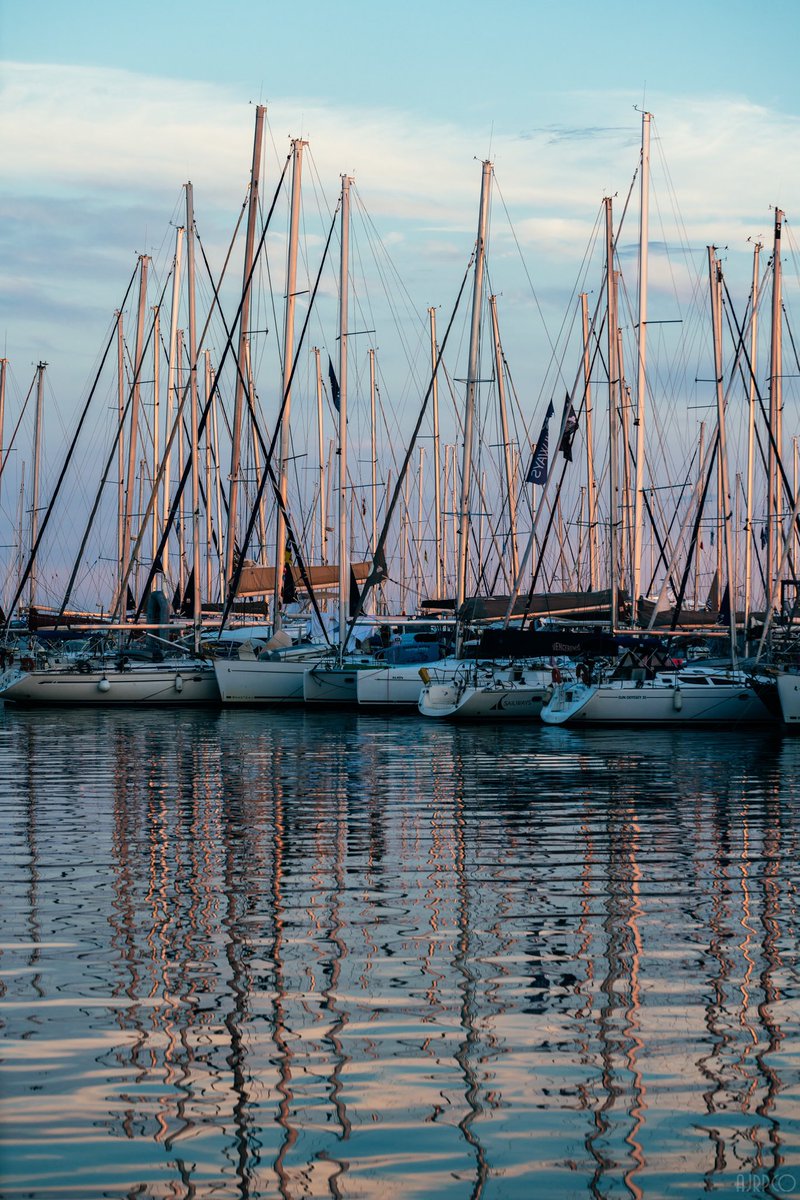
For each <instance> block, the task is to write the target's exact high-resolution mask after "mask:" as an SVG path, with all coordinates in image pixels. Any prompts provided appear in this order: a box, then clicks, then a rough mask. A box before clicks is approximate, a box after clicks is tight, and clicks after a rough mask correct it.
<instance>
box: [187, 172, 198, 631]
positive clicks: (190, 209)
mask: <svg viewBox="0 0 800 1200" xmlns="http://www.w3.org/2000/svg"><path fill="white" fill-rule="evenodd" d="M186 268H187V271H188V275H189V278H188V290H189V297H188V299H189V396H190V403H191V438H192V447H191V453H192V579H193V582H194V586H193V588H192V626H193V629H194V652H195V654H197V652H198V651H199V649H200V613H201V603H200V439H199V435H198V417H197V408H198V396H197V323H196V316H195V287H194V189H193V187H192V185H191V183H187V184H186Z"/></svg>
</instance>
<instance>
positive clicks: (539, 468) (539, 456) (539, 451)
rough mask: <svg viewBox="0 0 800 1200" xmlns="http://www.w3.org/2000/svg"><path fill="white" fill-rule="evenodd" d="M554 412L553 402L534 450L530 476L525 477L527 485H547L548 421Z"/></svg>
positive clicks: (548, 408) (549, 406)
mask: <svg viewBox="0 0 800 1200" xmlns="http://www.w3.org/2000/svg"><path fill="white" fill-rule="evenodd" d="M553 412H554V409H553V402H552V400H551V401H550V403H549V404H548V406H547V412H546V413H545V415H544V421H543V422H542V431H541V433H540V434H539V440H538V442H537V443H536V445H535V446H534V448H533V458H532V459H531V465H530V466H529V467H528V474H527V475H526V476H525V482H526V483H545V482H546V480H547V435H548V429H549V426H548V421H549V420H550V418H551V417H552V415H553Z"/></svg>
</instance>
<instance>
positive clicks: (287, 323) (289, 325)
mask: <svg viewBox="0 0 800 1200" xmlns="http://www.w3.org/2000/svg"><path fill="white" fill-rule="evenodd" d="M307 145H308V142H304V141H301V140H300V138H295V139H294V140H293V141H292V207H291V213H290V217H289V250H288V256H287V260H286V310H285V313H284V324H283V387H282V390H281V396H282V401H283V406H284V407H283V417H282V418H281V458H280V476H279V484H278V486H279V488H280V494H281V500H282V501H283V505H282V506H281V505H279V506H278V529H277V533H276V537H275V590H274V594H273V601H272V616H273V629H280V627H281V585H282V582H283V563H284V558H285V556H286V518H285V517H284V511H285V509H286V501H287V498H288V495H289V420H290V413H291V404H292V397H291V393H290V390H289V389H290V379H291V376H292V366H293V364H294V309H295V298H296V294H297V242H298V235H299V229H300V180H301V176H302V170H303V147H304V146H307Z"/></svg>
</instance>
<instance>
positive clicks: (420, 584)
mask: <svg viewBox="0 0 800 1200" xmlns="http://www.w3.org/2000/svg"><path fill="white" fill-rule="evenodd" d="M424 471H425V447H424V446H422V445H420V447H419V478H418V480H417V611H419V607H420V604H421V603H422V592H423V588H424V587H425V573H424V570H423V558H422V491H423V479H424Z"/></svg>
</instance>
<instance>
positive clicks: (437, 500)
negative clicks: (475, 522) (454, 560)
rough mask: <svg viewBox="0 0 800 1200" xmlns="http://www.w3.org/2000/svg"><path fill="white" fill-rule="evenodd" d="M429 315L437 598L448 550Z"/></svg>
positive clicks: (433, 327)
mask: <svg viewBox="0 0 800 1200" xmlns="http://www.w3.org/2000/svg"><path fill="white" fill-rule="evenodd" d="M428 316H429V317H430V323H431V372H432V375H433V386H432V389H431V403H432V405H433V539H434V557H435V559H436V574H435V584H434V587H435V591H434V593H433V594H434V596H436V598H437V599H439V598H441V595H442V575H443V573H444V562H443V556H444V553H445V551H446V547H445V544H444V543H443V541H442V452H441V446H440V444H439V441H440V439H439V379H438V372H437V370H436V367H437V357H438V354H437V348H436V309H435V308H429V309H428Z"/></svg>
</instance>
